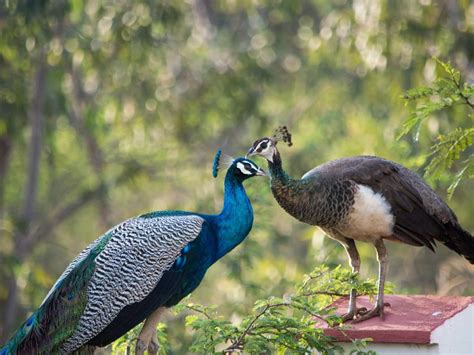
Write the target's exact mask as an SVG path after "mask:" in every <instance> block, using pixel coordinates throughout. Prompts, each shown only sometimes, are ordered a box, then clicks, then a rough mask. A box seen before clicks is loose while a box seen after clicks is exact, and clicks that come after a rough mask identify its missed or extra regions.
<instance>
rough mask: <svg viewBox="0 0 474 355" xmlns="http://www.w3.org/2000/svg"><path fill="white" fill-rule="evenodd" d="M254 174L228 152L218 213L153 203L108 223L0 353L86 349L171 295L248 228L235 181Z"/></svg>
mask: <svg viewBox="0 0 474 355" xmlns="http://www.w3.org/2000/svg"><path fill="white" fill-rule="evenodd" d="M220 155H221V152H220V151H218V153H217V154H216V158H215V160H214V164H213V175H216V174H217V168H218V165H219V158H220ZM255 175H264V173H263V171H262V170H261V169H260V168H258V167H257V166H256V165H255V164H254V163H252V162H251V161H249V160H247V159H245V158H238V159H235V160H234V162H233V163H232V164H231V166H230V167H229V169H228V171H227V174H226V177H225V182H224V186H225V194H224V207H223V209H222V211H221V213H219V214H217V215H208V214H201V213H193V212H186V211H159V212H152V213H148V214H144V215H141V216H138V217H135V218H132V219H130V220H128V221H125V222H123V223H122V224H120V225H118V226H116V227H114V228H112V229H111V230H110V231H108V232H107V233H106V234H104V235H103V236H102V237H100V238H99V239H98V240H96V241H95V242H94V243H92V244H91V245H90V246H89V247H88V248H86V250H85V251H84V252H83V253H81V254H80V255H79V256H78V257H77V258H76V259H75V261H73V263H71V265H70V266H69V267H68V268H67V269H66V271H65V272H64V273H63V275H61V277H60V278H59V280H58V282H57V283H56V284H55V285H54V286H53V288H52V290H51V291H50V293H49V294H48V296H47V297H46V299H45V300H44V301H43V304H42V305H41V306H40V308H39V309H38V310H37V311H36V312H35V313H33V316H32V317H31V318H29V319H28V320H27V321H26V322H25V323H24V325H23V326H22V327H20V329H19V330H18V331H17V333H16V334H15V335H14V336H13V337H12V339H11V340H10V342H9V343H8V344H7V345H6V347H5V348H3V349H1V350H0V354H1V355H5V354H11V353H15V352H24V353H44V354H46V353H55V352H73V351H79V350H80V351H83V352H92V351H93V350H94V347H96V346H104V345H106V344H109V343H110V342H112V341H113V340H115V339H117V338H118V337H120V336H121V335H123V334H124V333H126V332H127V331H128V330H129V329H131V328H133V327H134V326H135V325H137V324H138V323H140V322H142V321H143V320H144V319H145V318H147V317H149V316H150V315H152V313H154V312H156V311H157V310H159V309H161V308H162V307H171V306H173V305H175V304H176V303H178V302H179V301H180V300H181V299H182V298H183V297H185V296H186V295H188V294H189V293H190V292H192V291H193V290H194V289H195V288H196V287H197V286H198V285H199V284H200V282H201V280H202V279H203V277H204V275H205V273H206V271H207V269H208V268H209V267H210V266H211V265H212V264H213V263H215V262H216V261H217V260H218V259H219V258H221V257H222V256H224V255H225V254H226V253H228V252H229V251H230V250H232V249H233V248H234V247H236V246H237V245H238V244H239V243H241V242H242V241H243V240H244V238H245V237H246V236H247V234H248V233H249V231H250V229H251V228H252V223H253V210H252V206H251V204H250V201H249V199H248V198H247V195H246V193H245V190H244V187H243V185H242V183H243V181H244V180H246V179H248V178H249V177H252V176H255ZM115 294H116V295H117V297H116V296H114V295H115ZM142 332H143V331H142ZM139 339H140V337H139Z"/></svg>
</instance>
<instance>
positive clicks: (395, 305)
mask: <svg viewBox="0 0 474 355" xmlns="http://www.w3.org/2000/svg"><path fill="white" fill-rule="evenodd" d="M385 301H386V302H388V303H390V305H391V306H390V307H385V316H384V319H383V320H382V319H380V318H372V319H369V320H367V321H365V322H362V323H356V324H352V323H351V322H348V323H346V324H344V325H343V326H341V327H336V328H331V327H329V326H328V325H326V324H319V325H318V326H319V327H320V328H322V329H324V333H325V334H327V335H330V336H333V337H335V338H336V339H337V340H338V341H340V342H348V341H351V339H362V338H371V339H372V340H373V343H379V344H380V343H382V344H383V343H401V344H425V345H430V344H440V343H443V342H444V343H446V344H448V343H449V342H450V341H451V340H453V339H455V338H456V339H457V340H456V341H457V342H458V343H457V344H459V345H460V346H461V344H460V343H459V342H461V343H463V344H464V345H465V346H467V347H468V348H470V349H471V351H472V349H473V341H474V340H473V338H474V297H451V296H447V297H440V296H402V295H386V296H385ZM372 304H373V302H372V301H370V300H369V299H368V297H366V296H361V297H358V298H357V306H359V307H360V306H364V307H367V308H371V307H372ZM347 305H348V298H346V297H344V298H340V299H338V300H337V301H336V302H334V304H333V306H334V307H336V308H337V312H338V313H340V314H342V313H344V312H345V311H346V310H347ZM458 313H463V316H462V317H455V316H456V315H457V314H458ZM464 313H465V314H464ZM453 317H454V318H456V319H459V320H458V321H452V322H447V321H449V320H452V319H453ZM461 318H462V319H461ZM445 328H446V329H445ZM464 333H466V335H465V336H464V337H466V339H465V340H463V339H464V338H463V334H464ZM380 346H381V345H380ZM369 348H370V346H369ZM472 354H474V352H472Z"/></svg>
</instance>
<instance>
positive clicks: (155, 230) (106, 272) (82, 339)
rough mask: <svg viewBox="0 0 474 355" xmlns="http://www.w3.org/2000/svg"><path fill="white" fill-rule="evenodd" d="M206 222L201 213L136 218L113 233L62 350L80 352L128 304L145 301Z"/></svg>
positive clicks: (97, 264) (99, 259)
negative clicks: (78, 315)
mask: <svg viewBox="0 0 474 355" xmlns="http://www.w3.org/2000/svg"><path fill="white" fill-rule="evenodd" d="M203 222H204V219H202V218H201V217H199V216H196V215H183V216H170V215H166V216H160V217H155V218H143V217H137V218H133V219H130V220H128V221H126V222H124V223H122V224H120V225H119V226H117V227H115V228H114V229H113V230H111V231H110V233H111V234H112V237H111V238H110V240H109V242H108V243H107V245H106V246H105V248H104V250H103V251H102V252H101V253H100V254H99V255H98V256H97V258H96V259H95V270H94V274H93V275H92V277H91V280H90V283H89V285H88V289H87V298H88V300H87V304H86V307H85V310H84V312H83V314H82V315H81V318H80V320H79V323H78V326H77V328H76V330H75V331H74V333H73V335H72V336H71V337H70V338H69V339H68V340H67V341H66V343H65V344H64V345H63V350H64V351H67V352H71V351H73V350H75V349H78V348H79V347H80V346H82V345H84V344H85V343H87V342H88V341H89V340H90V339H92V338H93V337H94V336H95V335H97V334H99V333H100V332H101V331H102V330H103V329H104V328H105V327H107V325H108V324H110V323H111V322H112V321H113V319H114V318H115V317H116V316H117V315H118V314H119V312H120V311H121V310H122V309H123V308H124V307H125V306H127V305H130V304H132V303H135V302H139V301H141V300H143V299H144V298H145V297H146V296H147V295H148V294H149V293H150V292H151V291H152V290H153V288H154V287H155V286H156V284H157V283H158V281H159V280H160V278H161V277H162V275H163V273H164V272H165V271H166V270H168V269H169V268H170V267H171V266H172V265H173V263H174V261H175V260H176V258H177V257H178V256H179V254H180V251H181V249H182V248H183V247H184V246H185V245H186V244H188V243H189V242H190V241H192V240H194V239H195V238H196V237H197V236H198V235H199V233H200V231H201V228H202V224H203Z"/></svg>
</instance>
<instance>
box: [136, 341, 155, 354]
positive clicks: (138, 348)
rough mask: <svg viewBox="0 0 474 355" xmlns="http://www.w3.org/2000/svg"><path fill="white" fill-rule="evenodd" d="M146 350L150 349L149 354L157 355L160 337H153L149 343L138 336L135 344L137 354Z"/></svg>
mask: <svg viewBox="0 0 474 355" xmlns="http://www.w3.org/2000/svg"><path fill="white" fill-rule="evenodd" d="M145 350H148V355H157V354H158V350H160V344H159V343H158V339H153V338H152V339H151V340H150V342H149V343H148V344H147V343H146V341H144V340H143V339H140V338H138V339H137V343H136V345H135V355H143V354H145Z"/></svg>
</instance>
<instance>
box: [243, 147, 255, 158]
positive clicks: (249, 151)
mask: <svg viewBox="0 0 474 355" xmlns="http://www.w3.org/2000/svg"><path fill="white" fill-rule="evenodd" d="M252 155H255V151H254V148H253V147H250V149H249V150H248V152H247V154H246V155H245V157H246V158H248V157H251V156H252Z"/></svg>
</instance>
